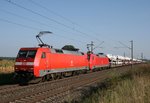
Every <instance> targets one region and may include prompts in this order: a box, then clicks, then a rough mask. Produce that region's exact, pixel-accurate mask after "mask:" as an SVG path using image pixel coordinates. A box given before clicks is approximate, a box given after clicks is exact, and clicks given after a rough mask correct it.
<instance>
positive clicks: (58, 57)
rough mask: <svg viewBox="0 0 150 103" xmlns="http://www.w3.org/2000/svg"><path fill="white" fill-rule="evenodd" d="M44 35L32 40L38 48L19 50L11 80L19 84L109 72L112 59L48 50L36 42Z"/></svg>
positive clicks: (76, 50)
mask: <svg viewBox="0 0 150 103" xmlns="http://www.w3.org/2000/svg"><path fill="white" fill-rule="evenodd" d="M44 33H51V32H47V31H44V32H40V33H39V34H38V35H37V36H36V38H37V39H38V40H39V41H40V42H41V43H40V44H39V47H26V48H20V50H19V52H18V55H17V57H16V61H15V67H14V68H15V78H16V80H17V81H19V83H22V82H29V81H34V80H38V79H39V80H40V81H44V80H50V79H56V78H62V77H64V76H68V75H75V74H79V73H80V72H82V73H86V72H87V71H96V70H97V69H101V68H110V65H111V63H113V62H114V60H113V59H112V57H110V56H106V55H104V54H101V53H99V54H94V53H93V52H92V51H88V52H87V53H84V52H80V51H79V50H78V49H74V50H67V49H55V48H52V47H51V46H49V45H47V44H44V43H43V41H42V40H41V39H40V36H42V35H43V34H44Z"/></svg>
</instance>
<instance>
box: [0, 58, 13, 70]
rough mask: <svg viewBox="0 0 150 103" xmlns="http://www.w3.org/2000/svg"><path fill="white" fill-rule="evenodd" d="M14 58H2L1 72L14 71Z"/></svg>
mask: <svg viewBox="0 0 150 103" xmlns="http://www.w3.org/2000/svg"><path fill="white" fill-rule="evenodd" d="M14 63H15V61H14V60H0V73H12V72H14Z"/></svg>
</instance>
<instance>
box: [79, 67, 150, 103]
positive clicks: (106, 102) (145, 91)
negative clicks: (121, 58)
mask: <svg viewBox="0 0 150 103" xmlns="http://www.w3.org/2000/svg"><path fill="white" fill-rule="evenodd" d="M92 91H93V92H92V93H91V95H89V96H88V97H86V98H84V99H83V100H82V101H81V103H150V64H145V65H142V66H139V67H138V68H133V69H132V70H131V71H129V72H128V73H126V74H124V75H122V76H117V75H114V76H113V78H111V79H107V80H106V81H105V82H104V83H102V84H101V85H100V86H99V88H97V89H96V90H92Z"/></svg>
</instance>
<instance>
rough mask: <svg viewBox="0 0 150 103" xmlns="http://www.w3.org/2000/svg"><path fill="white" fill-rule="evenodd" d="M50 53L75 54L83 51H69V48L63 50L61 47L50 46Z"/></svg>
mask: <svg viewBox="0 0 150 103" xmlns="http://www.w3.org/2000/svg"><path fill="white" fill-rule="evenodd" d="M51 52H52V53H62V54H75V55H84V53H83V52H80V51H71V50H63V49H55V48H51Z"/></svg>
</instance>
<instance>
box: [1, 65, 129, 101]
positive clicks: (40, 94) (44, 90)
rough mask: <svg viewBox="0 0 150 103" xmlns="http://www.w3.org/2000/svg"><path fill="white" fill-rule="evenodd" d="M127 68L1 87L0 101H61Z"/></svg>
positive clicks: (127, 68)
mask: <svg viewBox="0 0 150 103" xmlns="http://www.w3.org/2000/svg"><path fill="white" fill-rule="evenodd" d="M129 69H130V68H129V67H119V68H113V69H108V70H103V71H98V72H91V73H88V74H81V75H78V76H73V77H69V78H64V79H60V80H55V81H49V82H44V83H40V84H34V85H29V86H17V87H14V88H9V89H1V90H0V100H1V102H2V103H9V102H10V103H27V102H30V103H36V102H37V103H56V102H57V103H63V101H64V100H66V98H67V97H68V96H69V95H72V94H74V92H75V91H76V90H77V89H79V88H83V87H85V86H88V85H91V84H95V83H98V82H101V81H103V80H104V79H106V78H109V77H111V73H112V71H114V72H118V73H124V72H126V71H128V70H129Z"/></svg>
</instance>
